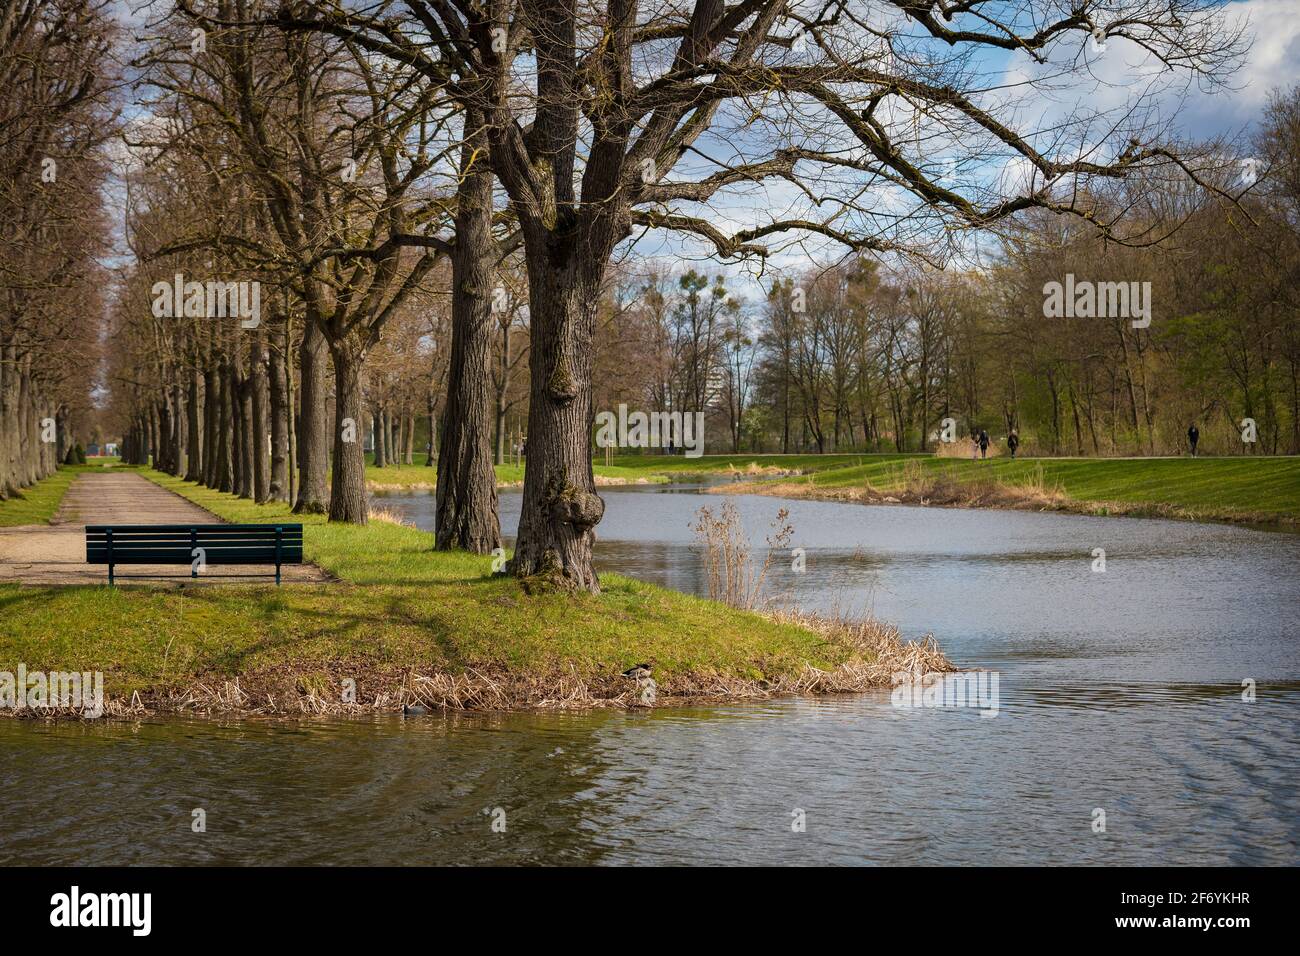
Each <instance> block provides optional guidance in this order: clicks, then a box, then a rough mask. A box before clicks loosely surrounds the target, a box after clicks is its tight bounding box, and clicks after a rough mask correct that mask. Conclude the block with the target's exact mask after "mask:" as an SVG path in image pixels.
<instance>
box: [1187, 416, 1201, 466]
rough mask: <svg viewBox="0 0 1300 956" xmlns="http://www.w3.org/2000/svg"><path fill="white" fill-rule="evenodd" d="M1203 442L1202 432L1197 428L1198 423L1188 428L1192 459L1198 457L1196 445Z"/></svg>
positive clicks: (1193, 423)
mask: <svg viewBox="0 0 1300 956" xmlns="http://www.w3.org/2000/svg"><path fill="white" fill-rule="evenodd" d="M1200 440H1201V430H1200V429H1199V428H1197V427H1196V423H1195V422H1192V424H1190V425H1188V426H1187V442H1188V444H1190V445H1191V446H1192V457H1193V458H1195V457H1196V443H1197V442H1198V441H1200Z"/></svg>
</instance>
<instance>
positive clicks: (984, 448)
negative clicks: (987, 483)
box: [980, 428, 989, 458]
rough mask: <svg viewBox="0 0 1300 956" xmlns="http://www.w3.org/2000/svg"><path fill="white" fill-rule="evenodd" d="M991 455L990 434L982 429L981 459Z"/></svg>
mask: <svg viewBox="0 0 1300 956" xmlns="http://www.w3.org/2000/svg"><path fill="white" fill-rule="evenodd" d="M988 453H989V433H988V432H986V431H985V430H984V429H982V428H981V429H980V457H981V458H986V457H988Z"/></svg>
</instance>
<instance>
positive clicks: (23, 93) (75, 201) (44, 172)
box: [0, 0, 113, 500]
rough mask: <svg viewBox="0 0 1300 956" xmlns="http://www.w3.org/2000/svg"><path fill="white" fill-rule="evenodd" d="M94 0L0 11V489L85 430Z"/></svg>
mask: <svg viewBox="0 0 1300 956" xmlns="http://www.w3.org/2000/svg"><path fill="white" fill-rule="evenodd" d="M107 7H108V3H107V0H101V2H84V0H14V2H9V3H6V4H4V6H3V7H2V8H0V500H3V499H5V498H7V497H9V496H11V495H13V494H15V493H17V492H18V491H19V490H20V489H22V488H23V487H25V486H27V485H30V484H32V483H33V482H35V481H37V480H39V479H40V478H43V477H45V476H46V475H48V474H49V473H50V472H51V471H53V470H54V468H55V467H56V466H57V464H58V463H59V462H60V461H62V460H63V459H64V458H65V457H67V456H69V455H70V454H72V453H73V451H74V446H75V440H76V435H77V433H78V430H83V431H84V429H85V428H87V427H88V424H89V419H90V413H91V390H92V387H93V385H94V383H95V380H96V375H97V372H98V369H97V360H98V348H97V336H96V328H97V320H96V313H97V312H98V311H99V310H101V309H102V308H103V300H102V297H101V294H100V290H101V289H102V288H103V284H104V278H105V277H104V273H103V270H102V268H101V267H100V264H99V257H100V256H101V255H102V254H103V253H104V251H105V249H106V248H107V238H108V222H107V217H106V215H105V213H104V211H103V208H102V201H101V195H100V190H101V189H102V188H103V186H104V182H105V178H106V175H107V168H106V163H105V161H104V157H103V153H102V149H101V147H102V146H103V144H104V142H105V140H106V138H107V136H108V135H109V134H110V133H111V130H112V128H113V122H112V119H113V117H112V107H111V94H112V85H111V84H112V76H111V73H109V72H107V71H105V69H104V61H105V59H106V56H105V53H106V50H107V47H108V44H109V42H110V39H111V37H112V24H111V22H110V20H109V18H108V16H107V14H106V8H107Z"/></svg>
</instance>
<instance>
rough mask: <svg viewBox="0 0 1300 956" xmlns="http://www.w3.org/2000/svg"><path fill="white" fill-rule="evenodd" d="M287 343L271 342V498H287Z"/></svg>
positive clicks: (288, 409)
mask: <svg viewBox="0 0 1300 956" xmlns="http://www.w3.org/2000/svg"><path fill="white" fill-rule="evenodd" d="M287 347H288V342H287V341H284V342H274V341H273V342H272V344H271V360H270V364H271V380H270V383H269V386H270V391H271V396H270V398H271V483H270V487H269V488H268V489H267V491H268V494H269V495H270V497H271V500H273V501H288V500H289V416H290V414H292V411H293V410H292V408H291V406H290V404H289V377H288V376H287V375H286V374H285V348H287Z"/></svg>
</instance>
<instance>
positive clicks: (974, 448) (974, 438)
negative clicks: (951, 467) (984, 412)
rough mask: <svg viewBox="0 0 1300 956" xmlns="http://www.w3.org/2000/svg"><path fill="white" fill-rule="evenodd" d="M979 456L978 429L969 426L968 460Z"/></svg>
mask: <svg viewBox="0 0 1300 956" xmlns="http://www.w3.org/2000/svg"><path fill="white" fill-rule="evenodd" d="M979 456H980V430H979V428H977V427H975V426H971V430H970V460H971V461H974V460H975V459H976V458H978V457H979Z"/></svg>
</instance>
